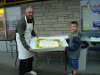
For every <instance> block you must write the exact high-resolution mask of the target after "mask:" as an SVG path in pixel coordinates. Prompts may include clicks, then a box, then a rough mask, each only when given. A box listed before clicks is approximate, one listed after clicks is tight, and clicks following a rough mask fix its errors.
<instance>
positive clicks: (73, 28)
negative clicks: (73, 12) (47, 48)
mask: <svg viewBox="0 0 100 75" xmlns="http://www.w3.org/2000/svg"><path fill="white" fill-rule="evenodd" d="M77 29H78V26H77V25H76V24H71V25H70V31H71V33H74V32H77Z"/></svg>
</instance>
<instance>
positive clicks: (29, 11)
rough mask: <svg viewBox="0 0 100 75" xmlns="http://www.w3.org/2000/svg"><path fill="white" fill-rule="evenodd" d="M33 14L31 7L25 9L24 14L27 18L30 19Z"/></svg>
mask: <svg viewBox="0 0 100 75" xmlns="http://www.w3.org/2000/svg"><path fill="white" fill-rule="evenodd" d="M33 14H34V12H33V9H31V8H30V9H27V10H26V16H27V18H28V19H30V20H31V19H32V18H33Z"/></svg>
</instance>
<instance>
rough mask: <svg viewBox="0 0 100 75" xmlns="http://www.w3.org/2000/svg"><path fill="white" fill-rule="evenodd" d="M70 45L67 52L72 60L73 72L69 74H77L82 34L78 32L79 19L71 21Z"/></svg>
mask: <svg viewBox="0 0 100 75" xmlns="http://www.w3.org/2000/svg"><path fill="white" fill-rule="evenodd" d="M70 31H71V34H70V35H69V46H68V47H66V51H67V54H68V56H69V58H70V60H71V68H72V73H71V74H69V75H77V69H78V59H79V54H80V44H81V35H80V34H79V33H78V23H77V21H72V22H71V23H70Z"/></svg>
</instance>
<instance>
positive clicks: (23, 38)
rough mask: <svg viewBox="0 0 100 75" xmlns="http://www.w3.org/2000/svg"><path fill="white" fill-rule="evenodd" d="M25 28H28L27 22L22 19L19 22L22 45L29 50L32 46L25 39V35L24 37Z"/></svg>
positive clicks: (18, 27)
mask: <svg viewBox="0 0 100 75" xmlns="http://www.w3.org/2000/svg"><path fill="white" fill-rule="evenodd" d="M25 29H26V24H25V22H24V20H23V19H22V20H20V21H19V22H18V24H17V31H18V33H19V36H20V40H21V43H22V45H23V46H24V48H26V49H27V50H29V49H30V46H29V45H28V44H27V42H26V40H25V37H24V34H25Z"/></svg>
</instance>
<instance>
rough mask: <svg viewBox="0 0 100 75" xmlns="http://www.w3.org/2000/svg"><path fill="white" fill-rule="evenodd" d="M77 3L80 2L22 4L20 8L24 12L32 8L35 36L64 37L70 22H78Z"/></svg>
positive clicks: (63, 0) (58, 0)
mask: <svg viewBox="0 0 100 75" xmlns="http://www.w3.org/2000/svg"><path fill="white" fill-rule="evenodd" d="M79 3H80V0H49V1H42V2H35V3H28V4H22V5H21V7H22V10H24V9H25V8H26V7H27V6H29V5H31V6H33V9H34V19H35V30H36V32H37V34H39V35H65V34H68V33H69V22H70V21H78V22H79V21H80V10H79V8H80V7H79ZM23 13H24V11H22V14H23Z"/></svg>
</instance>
